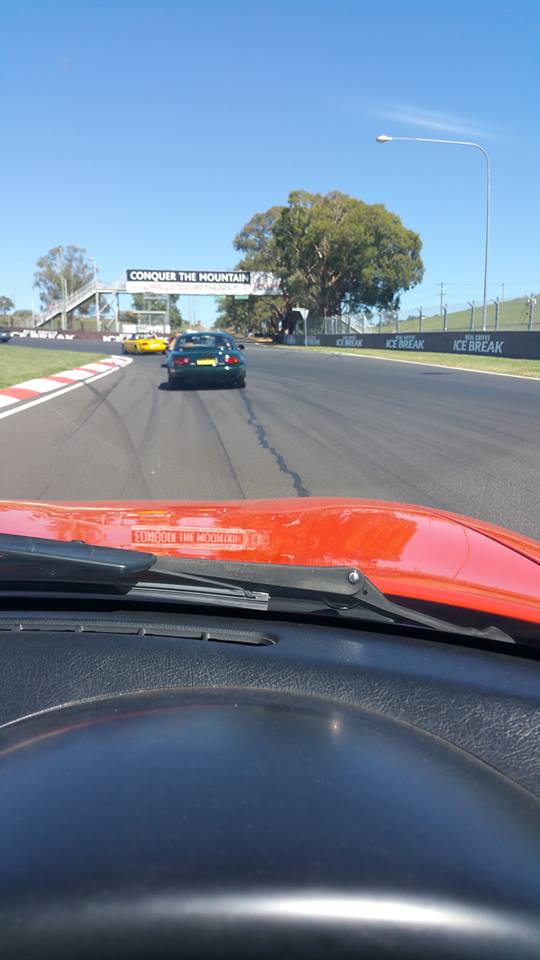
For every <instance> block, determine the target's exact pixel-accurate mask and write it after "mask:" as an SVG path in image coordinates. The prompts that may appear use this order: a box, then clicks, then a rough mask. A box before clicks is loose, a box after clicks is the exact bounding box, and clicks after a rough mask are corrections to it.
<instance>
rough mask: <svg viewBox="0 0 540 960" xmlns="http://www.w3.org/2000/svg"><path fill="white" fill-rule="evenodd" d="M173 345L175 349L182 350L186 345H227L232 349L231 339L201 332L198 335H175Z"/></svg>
mask: <svg viewBox="0 0 540 960" xmlns="http://www.w3.org/2000/svg"><path fill="white" fill-rule="evenodd" d="M174 346H175V349H176V350H184V349H185V348H186V347H227V348H229V349H232V346H233V344H232V341H231V340H228V339H226V338H225V337H214V336H211V335H210V334H204V335H203V334H201V335H199V336H185V337H177V338H176V340H175V344H174Z"/></svg>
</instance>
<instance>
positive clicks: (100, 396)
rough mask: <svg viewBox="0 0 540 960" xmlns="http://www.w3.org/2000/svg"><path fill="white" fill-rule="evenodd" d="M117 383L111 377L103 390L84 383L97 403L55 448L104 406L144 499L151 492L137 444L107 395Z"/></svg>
mask: <svg viewBox="0 0 540 960" xmlns="http://www.w3.org/2000/svg"><path fill="white" fill-rule="evenodd" d="M119 383H120V380H118V379H116V378H113V382H112V383H111V384H110V385H109V386H108V389H106V390H105V391H102V390H98V389H97V387H94V385H93V384H92V383H88V384H86V386H88V387H89V388H90V390H91V393H92V394H93V397H94V400H96V401H97V403H95V404H94V405H93V406H92V408H91V410H90V411H89V412H88V413H87V414H86V416H85V417H84V418H83V419H82V420H80V421H78V422H77V423H76V424H75V425H74V426H75V429H74V430H72V431H71V432H70V433H69V434H68V435H67V436H66V437H64V438H63V439H62V443H61V444H60V445H57V447H56V448H55V449H57V450H59V449H61V448H62V447H64V446H65V445H66V443H71V442H72V441H73V438H74V437H75V436H77V434H78V433H80V431H81V430H82V429H83V428H84V426H85V424H86V423H87V422H88V421H89V420H90V419H91V418H92V417H93V416H94V415H95V414H96V413H97V412H98V411H99V410H100V409H101V408H102V407H104V408H105V409H106V410H107V412H108V413H109V414H111V415H112V419H113V421H114V423H115V425H116V427H117V429H118V431H119V433H120V436H121V437H122V438H123V439H124V440H125V447H126V451H127V452H128V455H129V459H130V461H131V462H132V463H133V465H134V466H135V468H136V469H137V470H138V473H139V474H140V479H141V481H142V485H143V489H144V496H145V498H146V499H151V497H152V493H151V490H150V485H149V483H148V481H147V479H146V476H145V473H144V470H143V467H142V464H141V461H140V458H139V453H138V450H137V446H136V444H135V443H134V442H133V440H132V438H131V434H130V432H129V429H128V427H127V426H126V423H125V421H124V420H123V418H122V417H121V415H120V414H119V412H118V410H117V409H116V407H115V406H114V403H112V402H111V400H110V399H109V395H110V394H111V393H112V392H113V391H114V390H115V388H116V387H117V386H118V384H119ZM130 479H131V478H130ZM53 486H54V483H53V482H51V483H49V484H48V485H47V486H46V487H45V488H44V489H43V490H42V491H41V492H40V494H39V496H40V497H41V498H43V497H44V495H45V494H46V493H49V492H51V488H52V487H53Z"/></svg>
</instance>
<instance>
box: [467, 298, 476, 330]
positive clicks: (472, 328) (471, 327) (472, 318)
mask: <svg viewBox="0 0 540 960" xmlns="http://www.w3.org/2000/svg"><path fill="white" fill-rule="evenodd" d="M467 306H468V307H470V308H471V322H470V324H469V330H474V309H475V302H474V300H467Z"/></svg>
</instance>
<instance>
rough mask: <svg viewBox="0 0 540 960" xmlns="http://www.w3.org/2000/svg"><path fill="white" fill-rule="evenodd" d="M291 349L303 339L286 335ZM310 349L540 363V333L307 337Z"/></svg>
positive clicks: (284, 341)
mask: <svg viewBox="0 0 540 960" xmlns="http://www.w3.org/2000/svg"><path fill="white" fill-rule="evenodd" d="M283 343H285V344H287V345H288V346H291V347H294V346H304V345H305V343H304V337H303V336H299V335H297V336H285V337H284V338H283ZM307 345H308V346H310V347H342V348H343V347H349V348H350V347H353V348H355V349H358V350H369V349H372V350H408V351H410V352H411V353H415V352H417V353H422V352H425V353H455V354H465V353H466V354H477V355H482V354H485V355H486V356H493V357H513V358H515V359H518V360H540V331H536V332H532V333H531V332H529V331H516V330H512V331H508V332H505V331H504V330H497V331H491V332H489V333H487V332H486V333H478V332H476V333H470V332H469V331H466V332H459V331H457V332H456V331H454V330H453V331H452V332H451V333H401V334H400V333H390V334H387V333H366V334H365V335H363V336H358V335H356V334H337V335H336V334H318V335H316V336H308V338H307Z"/></svg>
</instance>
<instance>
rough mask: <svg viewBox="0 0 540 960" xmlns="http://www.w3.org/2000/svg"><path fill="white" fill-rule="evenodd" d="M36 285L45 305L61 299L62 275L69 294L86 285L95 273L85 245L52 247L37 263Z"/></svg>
mask: <svg viewBox="0 0 540 960" xmlns="http://www.w3.org/2000/svg"><path fill="white" fill-rule="evenodd" d="M36 267H37V270H36V271H35V273H34V287H37V289H38V290H39V299H40V300H41V303H42V304H43V306H44V307H46V306H47V305H48V304H50V303H55V302H56V301H57V300H61V299H62V296H63V289H62V277H64V278H65V281H66V286H67V292H68V294H70V293H74V292H75V290H78V289H79V287H82V286H84V284H85V283H87V282H88V281H89V280H91V279H92V277H93V275H94V271H93V267H92V264H91V263H90V261H89V259H88V257H87V256H86V250H85V249H84V248H83V247H76V246H74V245H73V244H70V245H69V246H67V247H51V249H50V250H48V251H47V253H46V254H45V255H44V256H43V257H40V258H39V260H38V261H37V263H36Z"/></svg>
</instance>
